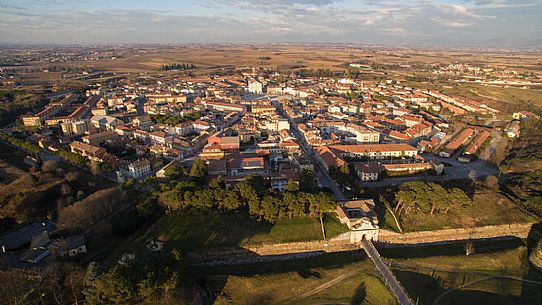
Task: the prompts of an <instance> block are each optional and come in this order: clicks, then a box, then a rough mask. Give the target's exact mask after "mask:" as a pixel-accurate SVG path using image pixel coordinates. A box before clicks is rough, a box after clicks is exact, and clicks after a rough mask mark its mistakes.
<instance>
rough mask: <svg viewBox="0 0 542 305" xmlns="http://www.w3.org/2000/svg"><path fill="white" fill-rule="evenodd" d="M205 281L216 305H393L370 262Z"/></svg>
mask: <svg viewBox="0 0 542 305" xmlns="http://www.w3.org/2000/svg"><path fill="white" fill-rule="evenodd" d="M295 266H296V263H295V262H294V265H293V268H292V269H294V270H296V269H295ZM269 269H272V267H271V268H269ZM204 281H205V282H206V283H207V284H208V286H209V287H211V289H210V290H211V293H212V294H214V295H217V297H216V299H215V300H214V304H215V305H219V304H236V305H252V304H254V305H255V304H367V305H369V304H374V305H380V304H395V301H394V299H393V297H392V296H391V295H390V293H389V292H388V290H387V289H386V287H385V286H384V284H383V283H382V281H380V279H379V278H378V276H377V274H376V271H375V270H374V267H373V265H372V263H371V262H370V261H369V260H362V261H357V262H351V263H347V264H344V265H341V266H334V267H317V268H310V269H304V270H296V271H290V272H271V273H259V274H251V275H213V276H207V277H205V279H204Z"/></svg>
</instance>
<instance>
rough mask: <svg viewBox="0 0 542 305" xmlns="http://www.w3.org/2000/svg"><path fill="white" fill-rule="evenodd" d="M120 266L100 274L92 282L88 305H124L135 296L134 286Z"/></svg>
mask: <svg viewBox="0 0 542 305" xmlns="http://www.w3.org/2000/svg"><path fill="white" fill-rule="evenodd" d="M126 269H127V268H124V267H122V266H115V267H113V268H111V269H109V270H108V271H106V272H104V273H102V274H101V275H100V276H99V277H98V278H97V279H96V280H95V281H94V287H93V288H94V294H92V295H89V296H87V298H86V301H87V303H88V304H90V305H98V304H112V305H113V304H125V302H126V300H128V299H130V298H132V297H134V296H135V294H136V291H135V289H134V288H135V285H134V282H133V280H132V279H131V277H130V276H129V275H128V272H127V270H126Z"/></svg>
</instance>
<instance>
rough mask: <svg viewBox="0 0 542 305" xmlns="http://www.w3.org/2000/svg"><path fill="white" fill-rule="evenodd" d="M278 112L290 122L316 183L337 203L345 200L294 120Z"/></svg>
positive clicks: (284, 113)
mask: <svg viewBox="0 0 542 305" xmlns="http://www.w3.org/2000/svg"><path fill="white" fill-rule="evenodd" d="M277 110H278V111H279V112H281V113H282V114H283V115H284V116H285V117H286V118H287V119H288V121H289V122H290V125H291V127H292V128H291V130H292V133H293V135H294V137H295V138H296V139H297V140H298V141H299V144H300V145H301V147H302V148H303V151H305V153H307V155H308V156H309V158H310V160H311V163H312V164H313V165H314V170H315V177H317V178H318V181H320V184H322V186H324V187H327V188H329V189H331V191H333V194H334V195H335V199H337V200H338V201H343V200H346V197H345V196H344V194H343V192H342V191H341V190H340V189H339V187H338V186H337V184H335V182H334V181H333V179H331V177H330V176H329V173H328V171H327V170H326V169H325V168H324V167H323V166H322V164H321V163H320V160H318V159H317V158H316V152H315V151H314V148H313V147H312V145H310V144H309V143H308V142H307V140H306V139H305V137H304V136H303V135H302V134H301V131H300V130H299V128H298V127H297V124H296V123H295V122H294V120H293V119H292V118H291V117H290V116H289V115H288V114H287V113H286V112H284V111H282V110H281V109H280V108H278V109H277Z"/></svg>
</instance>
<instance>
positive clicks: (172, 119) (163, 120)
mask: <svg viewBox="0 0 542 305" xmlns="http://www.w3.org/2000/svg"><path fill="white" fill-rule="evenodd" d="M201 116H202V114H201V112H195V113H193V114H191V113H189V114H185V115H183V116H180V115H163V114H150V115H149V117H150V118H151V120H152V121H153V122H154V123H157V124H167V125H172V126H175V125H177V124H180V123H184V122H190V121H196V120H199V119H200V118H201Z"/></svg>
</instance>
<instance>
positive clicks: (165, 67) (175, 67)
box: [162, 64, 197, 71]
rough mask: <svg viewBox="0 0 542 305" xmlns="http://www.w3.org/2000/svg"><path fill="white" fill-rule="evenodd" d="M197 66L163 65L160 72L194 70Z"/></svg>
mask: <svg viewBox="0 0 542 305" xmlns="http://www.w3.org/2000/svg"><path fill="white" fill-rule="evenodd" d="M196 68H197V66H196V65H194V64H169V65H163V66H162V70H164V71H172V70H181V71H185V70H194V69H196Z"/></svg>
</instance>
